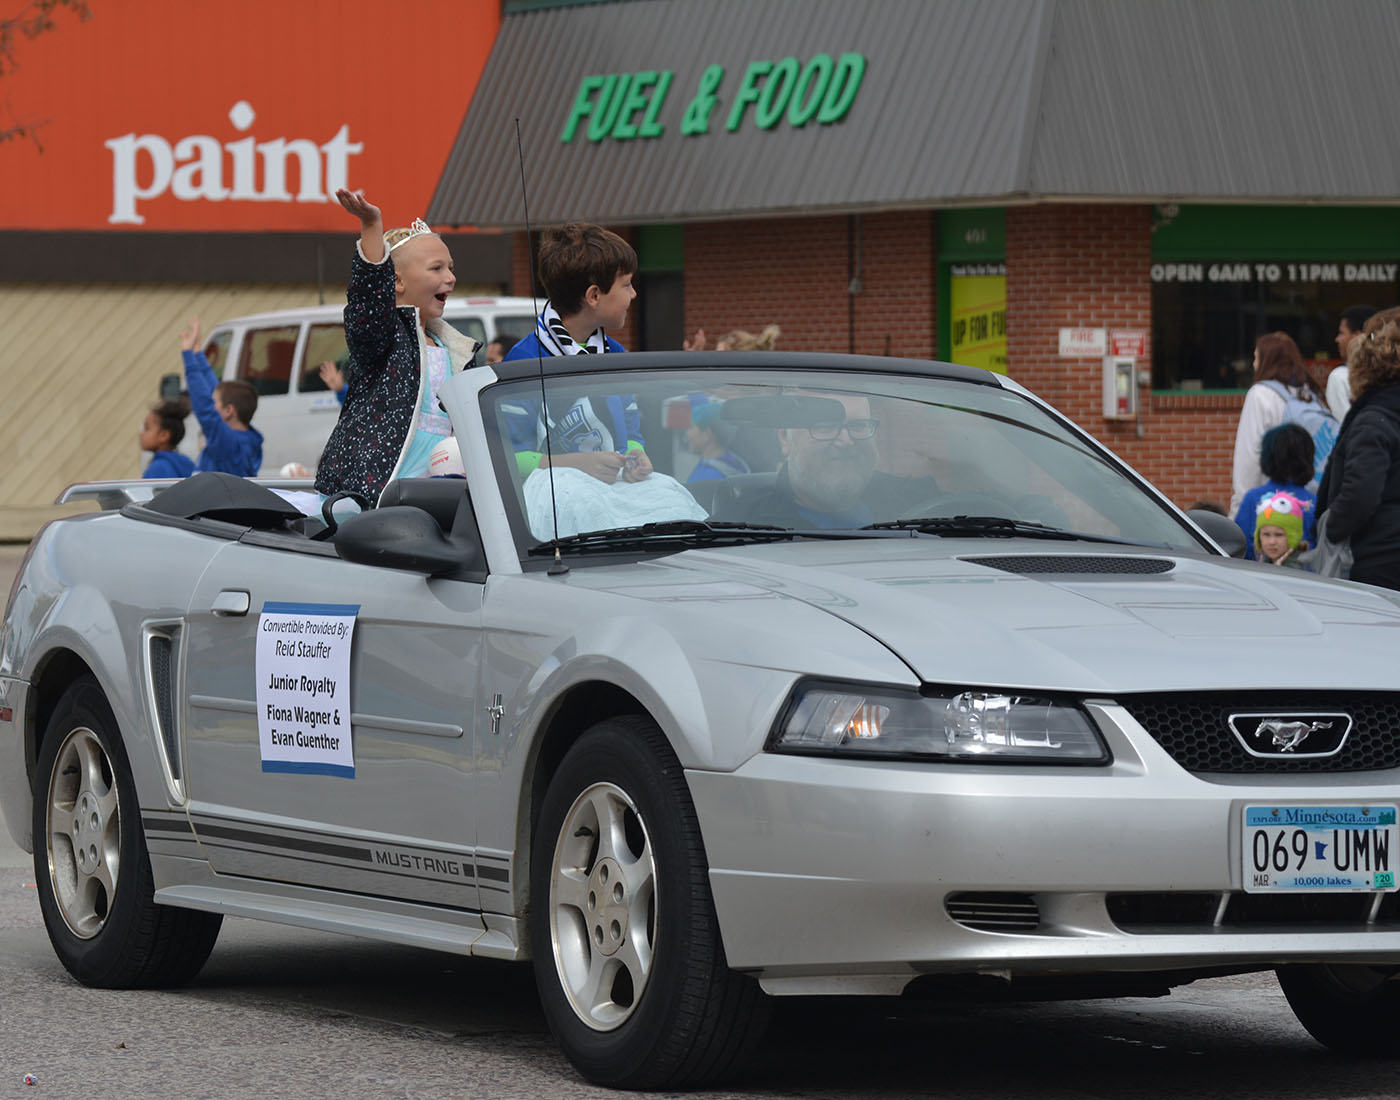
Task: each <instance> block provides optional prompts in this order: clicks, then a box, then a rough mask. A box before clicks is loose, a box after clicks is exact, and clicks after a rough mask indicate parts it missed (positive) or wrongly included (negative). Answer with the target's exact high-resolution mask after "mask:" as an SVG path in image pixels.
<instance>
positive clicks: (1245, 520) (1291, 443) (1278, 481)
mask: <svg viewBox="0 0 1400 1100" xmlns="http://www.w3.org/2000/svg"><path fill="white" fill-rule="evenodd" d="M1259 466H1260V468H1261V469H1263V471H1264V474H1265V475H1266V476H1267V477H1268V479H1269V480H1268V481H1266V482H1264V484H1263V485H1258V486H1256V487H1255V488H1253V489H1251V490H1250V491H1249V492H1247V493H1245V495H1244V499H1243V500H1242V501H1241V502H1240V509H1239V511H1238V512H1236V513H1235V523H1236V525H1237V526H1238V527H1239V529H1240V530H1241V531H1243V532H1244V537H1245V542H1246V546H1245V557H1246V558H1247V559H1249V560H1250V561H1254V560H1256V559H1255V554H1254V534H1255V529H1256V527H1257V526H1258V523H1257V518H1258V512H1259V508H1260V506H1261V505H1262V504H1263V503H1264V501H1265V500H1266V499H1268V498H1270V497H1273V496H1275V495H1277V494H1278V493H1287V494H1288V495H1289V496H1290V497H1292V498H1293V499H1294V500H1297V501H1298V502H1299V505H1300V506H1301V513H1300V514H1301V518H1302V522H1303V529H1302V531H1301V533H1300V537H1301V538H1303V539H1304V540H1305V541H1306V542H1307V544H1308V545H1309V546H1311V545H1313V524H1314V521H1315V519H1316V516H1317V498H1316V497H1315V496H1314V495H1313V494H1312V493H1311V492H1309V491H1308V490H1307V488H1306V486H1307V484H1308V482H1309V481H1311V480H1312V476H1313V441H1312V436H1310V435H1308V433H1307V429H1305V428H1303V427H1301V426H1299V425H1297V424H1280V425H1279V426H1278V427H1277V428H1270V429H1269V430H1268V431H1267V432H1265V433H1264V438H1263V439H1262V440H1261V441H1260V443H1259Z"/></svg>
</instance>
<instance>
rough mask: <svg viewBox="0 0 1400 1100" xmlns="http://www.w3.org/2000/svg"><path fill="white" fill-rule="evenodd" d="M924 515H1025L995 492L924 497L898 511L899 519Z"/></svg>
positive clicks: (1012, 517)
mask: <svg viewBox="0 0 1400 1100" xmlns="http://www.w3.org/2000/svg"><path fill="white" fill-rule="evenodd" d="M924 516H929V517H934V516H938V517H943V516H947V517H948V518H952V517H953V516H1005V517H1006V518H1007V519H1024V518H1025V517H1024V516H1022V515H1021V513H1020V512H1019V511H1018V510H1017V509H1016V507H1015V506H1014V505H1013V504H1012V503H1011V501H1009V500H1007V499H1006V498H1005V497H1001V496H997V495H996V494H995V493H953V494H952V495H950V496H933V497H925V498H924V499H923V500H921V501H919V503H917V504H915V505H914V506H913V507H912V508H906V509H904V511H903V512H901V513H900V516H899V518H900V519H922V518H923V517H924Z"/></svg>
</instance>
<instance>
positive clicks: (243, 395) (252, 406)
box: [214, 378, 258, 428]
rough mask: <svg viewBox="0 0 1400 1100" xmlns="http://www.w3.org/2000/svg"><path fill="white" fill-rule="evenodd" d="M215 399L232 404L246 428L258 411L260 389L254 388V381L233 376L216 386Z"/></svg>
mask: <svg viewBox="0 0 1400 1100" xmlns="http://www.w3.org/2000/svg"><path fill="white" fill-rule="evenodd" d="M214 400H215V401H219V402H222V403H223V404H225V405H232V406H233V411H234V412H236V413H237V414H238V419H239V420H240V421H242V422H243V426H244V427H245V428H246V427H248V425H250V424H251V423H252V422H253V414H254V413H255V412H257V411H258V391H257V390H255V389H254V388H253V383H251V382H244V381H243V380H242V379H241V378H233V379H230V380H229V381H227V382H220V383H219V384H218V385H217V386H215V387H214Z"/></svg>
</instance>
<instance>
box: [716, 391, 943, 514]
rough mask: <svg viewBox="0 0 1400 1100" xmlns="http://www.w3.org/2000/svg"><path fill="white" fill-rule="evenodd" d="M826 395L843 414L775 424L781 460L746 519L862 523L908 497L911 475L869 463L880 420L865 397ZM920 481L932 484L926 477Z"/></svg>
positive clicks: (895, 509)
mask: <svg viewBox="0 0 1400 1100" xmlns="http://www.w3.org/2000/svg"><path fill="white" fill-rule="evenodd" d="M827 396H828V399H829V400H831V401H839V402H840V403H841V406H842V407H843V408H844V409H845V413H846V416H845V420H844V421H843V422H841V423H836V422H835V421H832V422H824V423H816V424H811V425H809V426H808V427H801V428H779V429H778V439H779V442H780V443H781V444H782V449H783V455H784V458H785V461H784V462H783V464H782V466H781V467H779V469H778V477H777V480H776V482H775V483H774V486H773V488H772V490H770V491H769V492H767V493H763V494H761V495H759V496H757V498H756V499H755V500H754V501H753V502H752V505H751V506H749V507H748V508H746V509H745V515H744V517H743V518H744V519H745V520H746V521H747V522H749V523H771V524H775V525H778V526H781V527H794V528H802V529H807V530H811V529H813V528H816V529H820V530H834V529H838V528H845V529H849V528H856V527H864V526H865V525H866V524H869V523H873V522H875V521H876V520H886V519H890V518H891V517H892V516H895V515H898V514H899V513H900V511H901V510H902V509H901V508H900V502H902V501H906V500H908V499H909V498H910V496H911V493H910V481H911V480H912V479H910V478H903V477H894V476H892V475H890V474H885V473H881V472H879V471H877V470H876V469H875V467H876V465H877V464H878V463H879V461H880V449H879V447H878V446H877V444H876V441H875V440H876V433H877V432H878V430H879V427H880V421H879V420H878V419H877V418H875V417H873V416H872V415H871V412H870V399H869V398H867V397H862V396H857V395H850V394H830V395H827ZM920 484H921V485H922V486H923V488H924V489H925V490H929V489H933V488H936V487H935V486H934V483H933V482H932V481H924V480H922V479H920ZM914 495H915V496H917V495H919V494H914Z"/></svg>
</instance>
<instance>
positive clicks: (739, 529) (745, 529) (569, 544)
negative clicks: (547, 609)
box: [529, 519, 807, 554]
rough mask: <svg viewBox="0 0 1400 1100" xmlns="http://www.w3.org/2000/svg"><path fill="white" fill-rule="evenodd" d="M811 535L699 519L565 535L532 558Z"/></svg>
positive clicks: (542, 545) (537, 549)
mask: <svg viewBox="0 0 1400 1100" xmlns="http://www.w3.org/2000/svg"><path fill="white" fill-rule="evenodd" d="M804 534H807V532H804V531H794V530H792V529H791V528H789V527H777V526H774V525H773V524H771V523H724V522H718V523H717V522H714V521H705V520H698V519H671V520H663V521H660V522H657V523H644V524H642V525H641V526H640V527H613V528H609V529H607V530H604V531H584V532H581V533H580V534H577V535H565V536H563V537H562V538H557V539H551V540H550V541H549V542H541V543H539V544H537V545H535V546H532V547H530V550H529V553H531V554H552V553H554V551H555V550H556V549H558V550H631V549H647V550H655V549H656V548H657V546H658V544H665V543H668V542H669V543H673V544H675V545H677V546H685V547H699V546H716V545H724V546H739V545H742V544H743V543H746V542H781V541H784V540H788V539H792V538H794V537H797V536H801V535H804Z"/></svg>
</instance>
